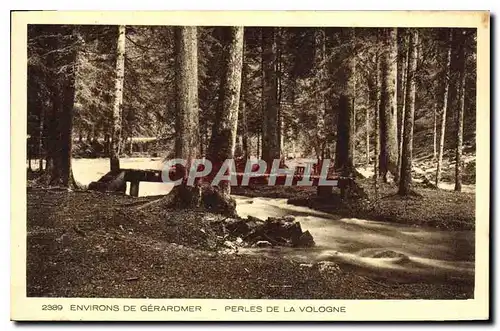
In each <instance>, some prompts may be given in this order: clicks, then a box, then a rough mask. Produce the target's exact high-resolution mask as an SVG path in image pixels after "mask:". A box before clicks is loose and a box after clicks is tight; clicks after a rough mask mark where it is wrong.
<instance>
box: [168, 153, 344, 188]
mask: <svg viewBox="0 0 500 331" xmlns="http://www.w3.org/2000/svg"><path fill="white" fill-rule="evenodd" d="M257 179H264V180H265V182H266V183H267V185H269V186H274V185H281V186H337V184H338V179H337V176H336V175H335V174H334V172H333V168H332V167H331V160H330V159H324V160H321V161H319V162H308V163H305V165H304V166H291V167H283V162H282V161H281V160H280V159H275V160H273V162H272V164H271V166H270V167H269V166H268V164H267V163H266V161H264V160H260V159H249V160H247V161H246V163H245V164H244V165H243V164H241V163H238V166H237V164H236V162H235V160H234V159H226V160H225V161H224V162H222V163H221V164H218V165H214V164H213V163H212V162H211V161H210V160H208V159H194V160H191V161H188V160H185V159H171V160H167V161H166V162H165V163H164V165H163V169H162V181H163V182H164V183H171V184H174V185H175V186H177V185H181V184H185V185H188V186H194V185H195V184H196V183H197V182H198V181H200V180H202V181H204V182H209V183H210V185H212V186H218V185H219V184H220V183H222V182H229V183H230V185H231V186H248V185H249V184H250V183H251V182H252V181H253V180H257Z"/></svg>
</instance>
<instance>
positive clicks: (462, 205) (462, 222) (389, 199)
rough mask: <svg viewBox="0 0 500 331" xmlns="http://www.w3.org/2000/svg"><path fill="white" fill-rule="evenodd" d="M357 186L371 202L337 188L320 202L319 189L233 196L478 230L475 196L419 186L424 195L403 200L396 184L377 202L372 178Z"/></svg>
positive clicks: (245, 190) (241, 190) (257, 190)
mask: <svg viewBox="0 0 500 331" xmlns="http://www.w3.org/2000/svg"><path fill="white" fill-rule="evenodd" d="M356 183H357V184H358V185H360V186H361V187H362V188H363V190H364V191H365V192H366V193H367V194H368V197H369V201H367V200H357V201H353V200H349V201H342V200H341V199H340V195H339V191H338V189H336V188H335V189H334V190H333V194H332V196H331V197H329V198H327V199H319V198H318V197H317V193H316V188H315V187H283V186H282V187H279V186H274V187H273V186H258V187H235V188H233V190H232V193H233V194H237V195H244V196H250V197H259V196H260V197H270V198H287V199H288V203H291V204H295V205H300V206H307V207H309V208H312V209H316V210H320V211H324V212H328V213H332V214H336V215H341V216H344V217H355V218H363V219H369V220H375V221H384V222H395V223H403V224H407V225H412V226H432V227H436V228H439V229H452V230H471V229H474V226H475V195H474V194H471V193H463V192H454V191H446V190H434V189H427V188H425V187H423V186H422V185H420V184H418V183H415V184H414V186H413V187H414V190H415V192H417V193H418V194H419V195H420V196H411V197H408V198H401V197H399V196H397V195H396V192H397V187H396V186H395V185H394V184H380V187H379V195H378V199H376V198H375V189H374V186H373V180H372V179H358V180H356Z"/></svg>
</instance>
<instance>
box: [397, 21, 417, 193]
mask: <svg viewBox="0 0 500 331" xmlns="http://www.w3.org/2000/svg"><path fill="white" fill-rule="evenodd" d="M409 43H410V45H409V47H410V50H409V58H408V68H407V82H408V88H407V89H406V102H407V107H405V108H406V109H405V114H404V116H405V117H404V132H403V149H402V154H401V176H400V178H399V191H398V194H399V195H403V196H406V195H408V194H409V193H410V185H411V181H412V179H411V170H412V158H413V155H412V153H413V122H414V116H415V89H416V86H415V75H416V72H417V56H418V53H417V45H418V31H417V30H416V29H412V30H411V31H410V40H409Z"/></svg>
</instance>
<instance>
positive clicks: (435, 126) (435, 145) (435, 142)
mask: <svg viewBox="0 0 500 331" xmlns="http://www.w3.org/2000/svg"><path fill="white" fill-rule="evenodd" d="M432 137H433V140H432V142H433V145H432V146H433V149H432V159H433V160H436V159H437V104H436V105H435V106H434V130H433V134H432Z"/></svg>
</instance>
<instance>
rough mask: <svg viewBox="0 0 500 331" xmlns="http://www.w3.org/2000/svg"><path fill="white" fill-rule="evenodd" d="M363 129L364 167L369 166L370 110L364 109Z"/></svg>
mask: <svg viewBox="0 0 500 331" xmlns="http://www.w3.org/2000/svg"><path fill="white" fill-rule="evenodd" d="M365 120H366V122H365V129H366V166H367V167H368V166H369V165H370V108H369V107H366V114H365Z"/></svg>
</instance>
